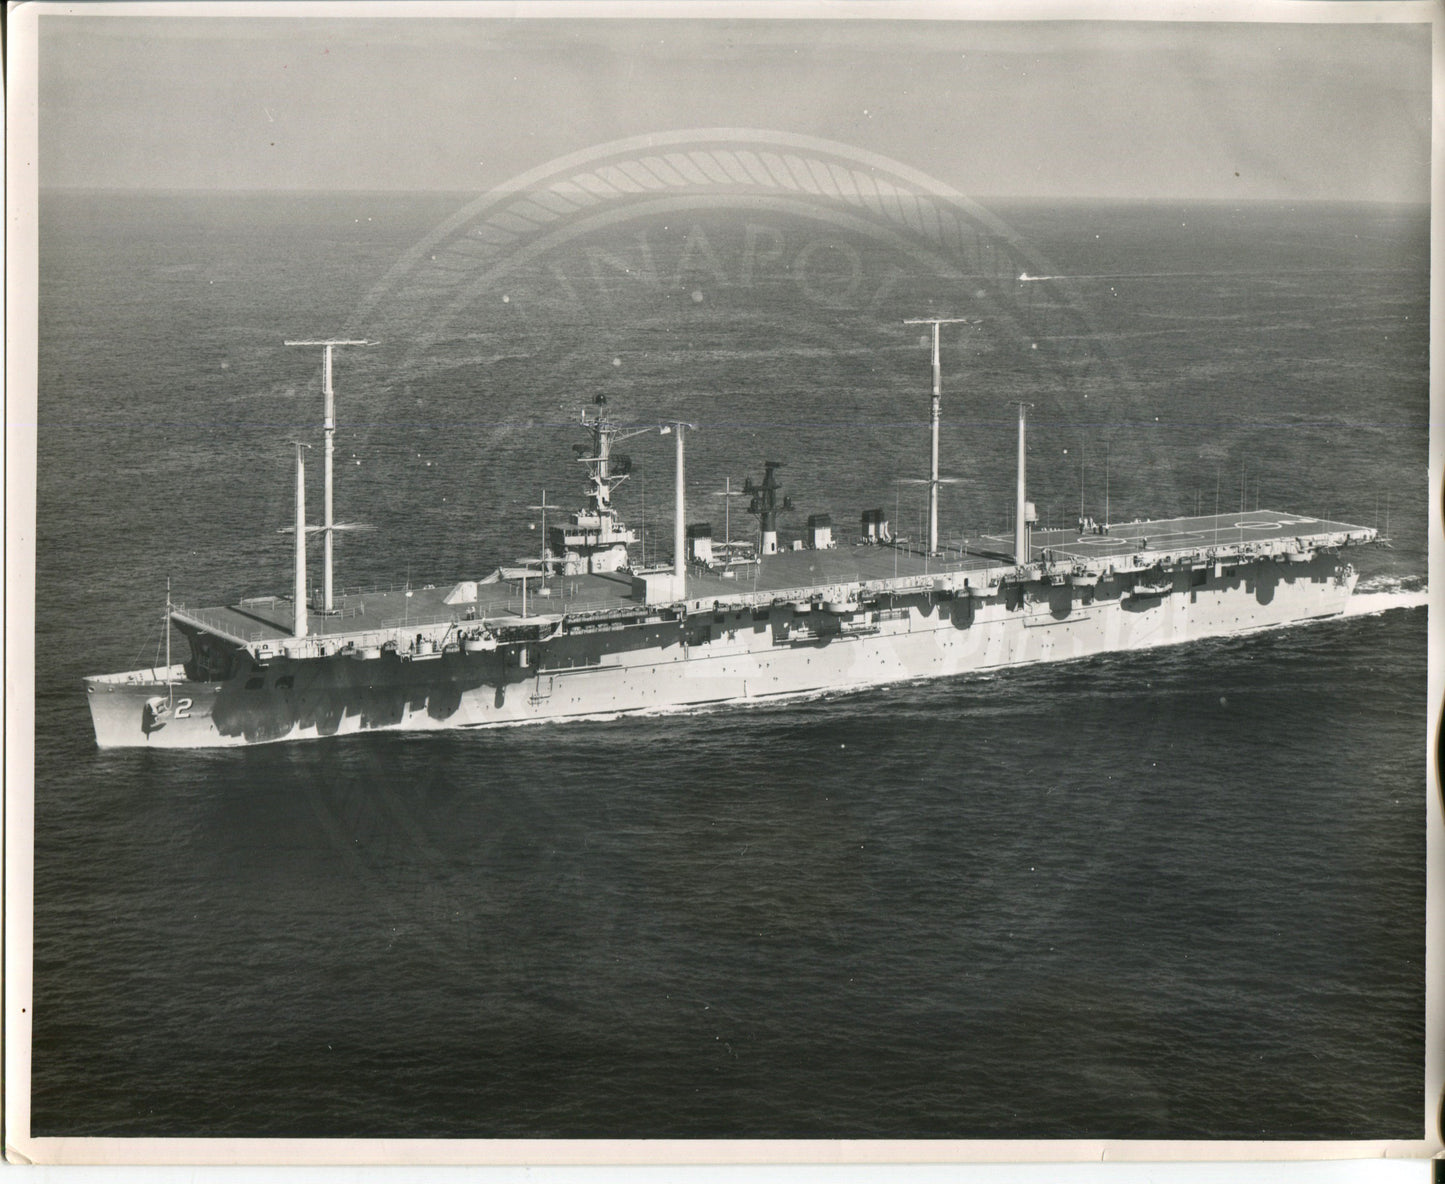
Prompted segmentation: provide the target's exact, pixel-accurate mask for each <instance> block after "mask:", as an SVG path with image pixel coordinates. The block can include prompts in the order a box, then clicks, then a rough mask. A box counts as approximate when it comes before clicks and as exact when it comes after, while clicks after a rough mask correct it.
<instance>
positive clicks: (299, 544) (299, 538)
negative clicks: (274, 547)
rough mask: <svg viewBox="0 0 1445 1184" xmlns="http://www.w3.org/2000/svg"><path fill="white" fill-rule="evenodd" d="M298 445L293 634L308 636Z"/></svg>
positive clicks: (303, 488) (303, 484) (302, 475)
mask: <svg viewBox="0 0 1445 1184" xmlns="http://www.w3.org/2000/svg"><path fill="white" fill-rule="evenodd" d="M305 447H306V445H305V444H297V445H296V592H295V601H294V603H295V606H296V614H295V616H296V620H295V625H294V626H293V628H292V630H291V632H292V633H293V634H294V635H295V636H297V637H305V636H306V454H305V453H304V452H303V451H302V449H304V448H305Z"/></svg>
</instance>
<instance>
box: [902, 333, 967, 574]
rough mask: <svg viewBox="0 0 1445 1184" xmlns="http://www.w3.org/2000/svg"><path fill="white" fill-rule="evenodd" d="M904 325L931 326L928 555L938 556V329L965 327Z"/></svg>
mask: <svg viewBox="0 0 1445 1184" xmlns="http://www.w3.org/2000/svg"><path fill="white" fill-rule="evenodd" d="M903 323H904V324H905V325H932V326H933V412H932V416H931V419H932V426H933V438H932V445H933V446H932V450H931V453H930V455H931V460H930V463H929V468H928V553H929V554H930V555H937V554H938V423H939V419H940V417H941V404H942V400H943V366H942V364H941V363H940V361H939V356H938V327H939V326H940V325H966V324H968V321H966V320H965V319H964V318H963V317H918V318H916V319H914V320H908V321H904V322H903Z"/></svg>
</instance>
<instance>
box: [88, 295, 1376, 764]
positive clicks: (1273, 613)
mask: <svg viewBox="0 0 1445 1184" xmlns="http://www.w3.org/2000/svg"><path fill="white" fill-rule="evenodd" d="M942 323H947V322H946V321H944V322H942ZM936 332H937V328H936V325H935V334H936ZM935 356H936V355H935ZM937 384H938V379H937V367H936V365H935V404H934V405H935V412H936V409H937ZM327 385H328V387H329V374H328V383H327ZM329 409H330V404H329V403H328V415H329ZM330 422H332V421H331V420H330V418H328V424H329V423H330ZM937 423H938V420H937V416H936V414H935V418H934V433H935V434H934V443H933V448H934V453H933V455H934V456H935V457H936V455H937V444H936V433H937ZM583 426H584V428H585V430H586V431H587V434H588V437H589V439H588V441H587V442H586V443H585V444H582V445H579V446H578V448H577V458H578V460H579V461H580V462H581V463H582V464H583V465H584V466H585V468H586V470H587V479H588V485H587V488H586V493H585V503H584V505H583V507H582V508H581V509H580V510H577V511H576V512H574V513H571V514H569V515H567V516H566V517H565V518H564V520H563V521H562V522H561V523H560V524H554V525H553V526H552V527H551V528H550V529H549V530H546V531H544V539H545V541H544V548H543V555H542V557H541V561H540V563H538V562H537V561H536V560H535V559H534V560H532V561H530V562H529V563H528V564H526V565H524V566H521V567H512V568H507V567H500V568H497V569H495V570H493V571H492V572H491V573H490V574H488V575H485V576H480V577H478V578H474V579H462V580H459V581H455V582H451V583H445V584H437V585H432V584H427V585H423V586H420V587H418V586H415V585H413V584H412V583H411V582H410V581H408V582H407V584H406V585H405V586H396V587H391V588H376V589H371V590H369V591H364V592H356V591H342V592H339V593H338V592H335V591H334V589H332V587H331V573H330V562H329V559H330V556H329V553H328V556H327V559H328V562H327V564H326V567H327V573H326V581H325V588H324V591H323V593H322V595H324V596H325V598H326V603H325V604H324V606H323V607H322V611H321V612H317V613H308V607H309V606H310V604H311V602H312V600H313V597H312V595H311V592H310V591H309V590H308V588H307V587H306V561H305V545H306V535H307V533H308V531H309V530H310V529H311V528H309V527H307V526H306V524H305V511H304V492H305V484H304V468H303V466H304V450H303V449H302V448H300V447H298V449H297V469H298V483H297V517H296V526H295V528H294V529H295V547H296V552H297V554H296V575H295V583H294V586H293V588H292V590H291V594H290V595H289V596H287V595H276V596H268V597H261V598H253V599H246V600H241V601H239V602H237V603H235V604H229V605H222V606H217V607H208V608H193V607H190V606H187V605H178V604H172V603H169V602H168V604H167V620H168V622H169V623H170V624H171V625H173V626H174V627H175V628H176V629H178V630H179V631H180V633H181V634H182V635H183V636H184V637H185V638H186V639H187V641H188V642H189V645H190V657H189V658H188V659H187V660H186V661H185V662H184V663H180V664H175V665H171V664H169V663H168V664H167V666H165V667H163V668H155V669H146V670H132V671H128V672H124V673H120V674H109V675H97V676H94V677H91V678H88V679H86V690H87V694H88V697H89V702H90V706H91V713H92V719H93V721H94V724H95V732H96V740H97V742H98V743H99V744H100V745H101V746H102V747H113V746H127V745H149V746H161V747H209V746H218V745H233V744H248V743H260V742H266V741H273V740H282V739H304V738H313V737H320V736H331V735H337V734H345V733H355V732H362V731H371V730H379V729H424V728H453V727H485V726H495V725H503V724H518V723H528V722H542V721H549V720H561V719H567V718H585V717H610V716H617V715H624V714H628V713H633V712H658V711H668V710H679V709H692V708H698V707H703V706H710V705H717V704H725V703H732V702H744V701H759V700H768V699H779V698H785V697H788V696H798V695H809V694H817V693H821V692H827V691H839V690H849V689H855V688H860V687H866V686H873V685H878V684H883V683H889V682H895V681H900V680H905V679H918V678H928V677H938V676H948V675H959V674H967V673H970V672H974V671H980V670H988V669H995V668H998V667H1005V666H1012V665H1019V664H1023V663H1031V662H1046V661H1058V660H1063V659H1069V658H1081V657H1086V656H1088V655H1091V654H1098V653H1103V652H1107V651H1112V650H1120V649H1130V648H1138V647H1146V646H1156V645H1165V644H1173V643H1179V642H1186V641H1192V640H1196V639H1199V638H1204V637H1212V636H1221V635H1228V634H1236V633H1245V632H1249V631H1253V630H1259V629H1267V628H1272V627H1277V626H1281V625H1287V624H1292V623H1295V622H1299V621H1304V620H1309V619H1313V618H1318V617H1329V616H1334V615H1338V614H1340V613H1342V612H1343V611H1344V609H1345V606H1346V604H1347V602H1348V600H1349V597H1350V594H1351V592H1352V590H1353V588H1354V585H1355V581H1356V573H1355V570H1354V568H1353V566H1352V564H1350V563H1349V562H1348V561H1347V560H1346V559H1345V557H1344V551H1345V549H1346V548H1349V547H1353V546H1358V545H1361V544H1365V543H1369V542H1372V541H1373V540H1374V539H1375V537H1376V531H1375V530H1373V529H1371V528H1369V527H1362V526H1355V525H1351V524H1348V523H1345V522H1338V521H1325V520H1321V519H1318V518H1313V517H1309V516H1306V515H1299V514H1292V513H1278V512H1274V511H1261V510H1255V511H1250V512H1240V513H1231V514H1213V515H1201V516H1195V517H1184V518H1174V519H1168V520H1162V521H1161V520H1155V521H1147V522H1131V523H1128V524H1113V525H1110V524H1103V525H1097V524H1094V523H1092V522H1091V521H1089V520H1087V519H1082V518H1081V521H1080V522H1079V524H1078V529H1071V530H1039V529H1037V528H1036V522H1037V515H1036V514H1035V513H1034V512H1033V507H1032V505H1031V504H1030V503H1029V502H1028V500H1027V489H1026V474H1025V470H1024V455H1025V449H1024V434H1025V431H1026V418H1025V408H1024V407H1022V406H1021V407H1020V410H1019V469H1018V483H1017V491H1016V506H1015V514H1014V520H1015V529H1014V531H1013V533H1012V534H1011V535H1004V534H999V535H984V536H982V537H980V538H977V539H974V540H971V541H970V542H969V544H968V545H967V546H955V547H949V548H945V547H943V546H942V545H940V543H939V536H938V532H937V526H936V523H935V522H932V521H931V522H930V529H929V532H928V538H927V540H926V542H924V541H922V540H920V541H918V542H916V543H913V544H909V543H906V542H904V541H900V540H896V539H894V538H893V537H892V532H891V531H890V529H889V524H888V522H887V519H886V517H885V515H884V514H883V511H882V510H881V509H877V508H864V509H862V510H861V512H860V513H859V517H858V519H857V521H858V523H859V530H858V533H857V535H856V536H854V537H853V538H852V539H850V540H847V541H844V540H841V539H838V538H835V532H836V531H837V527H836V526H835V524H834V522H833V519H832V517H831V516H830V515H824V514H815V515H812V516H810V517H809V519H808V524H807V530H806V531H805V532H804V533H803V534H802V536H801V537H800V538H798V539H796V540H792V541H790V543H789V545H786V546H785V545H783V544H782V543H780V541H779V535H778V529H777V515H778V514H780V513H783V512H785V511H787V510H790V509H791V508H792V505H791V501H790V500H789V499H788V498H787V497H786V496H785V495H783V493H782V490H781V487H780V485H779V484H778V481H777V477H776V470H777V468H778V467H779V465H778V464H777V463H776V462H768V463H767V464H766V465H765V475H764V477H763V479H762V481H761V483H759V484H757V485H754V484H753V483H751V482H749V483H748V485H747V486H745V489H746V491H747V492H748V493H749V494H751V495H752V498H753V500H752V503H751V505H750V509H751V511H752V513H753V514H754V515H756V516H757V518H758V522H759V528H760V529H759V538H758V545H757V547H756V548H755V549H753V550H752V552H751V553H750V554H746V555H745V556H743V557H742V558H741V559H740V558H739V557H738V554H737V553H736V551H734V550H733V549H732V548H728V549H727V552H728V553H727V554H726V555H722V554H716V553H715V552H714V549H713V547H712V544H711V539H710V533H711V532H710V528H708V527H706V526H705V525H704V524H698V523H694V524H691V525H690V526H689V525H688V524H686V523H685V521H684V513H683V504H684V503H683V497H682V489H683V480H682V476H683V463H684V438H685V434H686V431H687V430H688V429H689V428H690V426H691V425H687V424H682V423H670V424H654V425H646V426H631V427H627V426H624V425H622V424H619V423H618V422H616V421H614V420H612V419H610V418H609V417H608V414H607V412H606V410H605V403H604V402H603V401H602V400H601V399H600V398H599V399H597V400H596V401H595V402H594V404H593V411H592V413H591V414H590V415H588V414H586V413H584V415H583ZM659 430H660V431H663V432H668V433H671V434H672V435H673V436H674V438H675V441H676V461H675V477H676V481H675V488H676V501H675V506H674V513H673V516H674V533H673V556H672V560H673V562H672V564H671V565H670V566H668V567H666V568H661V569H657V568H645V567H643V566H642V565H641V563H640V557H638V556H636V555H635V554H634V550H633V549H634V548H635V546H636V544H637V542H638V538H637V534H636V532H635V531H633V530H632V529H631V528H630V527H628V526H626V525H625V524H624V523H623V522H622V520H621V517H620V514H619V511H618V509H617V507H616V505H615V504H614V502H613V496H612V495H613V492H614V491H615V490H616V488H617V487H618V485H620V484H621V483H622V482H623V481H625V480H626V479H627V477H628V474H629V469H630V462H629V461H628V460H627V458H626V456H625V455H624V454H621V453H619V452H617V451H616V450H615V445H616V444H617V443H618V442H620V441H621V440H623V439H626V438H629V437H630V436H634V435H639V434H641V433H643V432H657V431H659ZM939 481H940V478H939V477H938V475H937V463H936V460H935V461H934V463H933V467H932V470H931V477H930V482H931V493H932V495H933V496H932V497H931V499H930V506H931V509H932V508H934V507H936V500H935V499H936V491H937V487H938V483H939ZM329 500H330V499H329V498H328V506H327V519H328V523H329V520H330V505H329ZM544 504H545V502H544ZM935 513H936V509H935ZM931 517H932V515H931ZM328 537H329V535H328ZM328 551H329V549H328ZM534 564H535V566H533V565H534ZM317 604H318V605H321V600H320V599H319V598H317ZM327 609H329V611H326V610H327Z"/></svg>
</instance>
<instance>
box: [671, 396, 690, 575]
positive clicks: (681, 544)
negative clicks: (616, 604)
mask: <svg viewBox="0 0 1445 1184" xmlns="http://www.w3.org/2000/svg"><path fill="white" fill-rule="evenodd" d="M674 430H675V431H676V432H677V475H676V481H675V489H674V493H673V509H672V517H673V521H672V574H673V575H675V576H677V578H678V579H682V577H683V576H684V575H686V574H687V556H686V555H685V553H684V549H685V548H686V546H687V538H686V536H687V530H686V527H685V525H684V522H683V519H684V518H685V517H686V515H687V499H686V496H685V495H684V493H683V488H684V486H683V470H682V465H683V460H682V437H683V433H684V432H685V431H686V430H687V425H686V424H684V423H679V424H675V425H674Z"/></svg>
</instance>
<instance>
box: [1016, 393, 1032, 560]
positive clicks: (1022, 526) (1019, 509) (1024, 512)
mask: <svg viewBox="0 0 1445 1184" xmlns="http://www.w3.org/2000/svg"><path fill="white" fill-rule="evenodd" d="M1027 418H1028V404H1027V403H1020V404H1019V487H1018V498H1017V504H1016V506H1015V512H1014V562H1015V563H1017V564H1025V563H1027V562H1028V561H1029V523H1028V512H1029V504H1028V497H1027V487H1028V480H1027V465H1028V460H1027V454H1026V451H1025V435H1026V431H1027V429H1026V426H1025V425H1026V422H1027Z"/></svg>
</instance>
